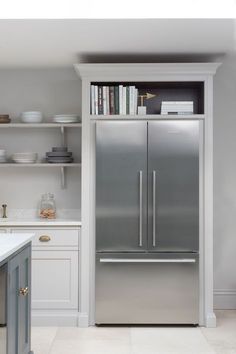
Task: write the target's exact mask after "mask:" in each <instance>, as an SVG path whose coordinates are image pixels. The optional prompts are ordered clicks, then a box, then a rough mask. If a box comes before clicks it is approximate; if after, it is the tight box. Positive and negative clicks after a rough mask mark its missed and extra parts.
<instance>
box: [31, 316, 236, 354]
mask: <svg viewBox="0 0 236 354" xmlns="http://www.w3.org/2000/svg"><path fill="white" fill-rule="evenodd" d="M216 315H217V327H216V328H204V327H202V328H198V327H197V328H192V327H89V328H77V327H71V328H70V327H66V328H54V327H33V329H32V349H33V350H34V353H35V354H187V353H188V354H236V311H217V312H216Z"/></svg>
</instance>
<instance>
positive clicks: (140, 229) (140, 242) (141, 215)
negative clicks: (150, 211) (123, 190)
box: [139, 171, 143, 247]
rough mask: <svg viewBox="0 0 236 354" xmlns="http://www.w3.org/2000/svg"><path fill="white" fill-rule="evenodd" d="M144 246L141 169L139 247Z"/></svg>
mask: <svg viewBox="0 0 236 354" xmlns="http://www.w3.org/2000/svg"><path fill="white" fill-rule="evenodd" d="M142 246H143V171H139V247H142Z"/></svg>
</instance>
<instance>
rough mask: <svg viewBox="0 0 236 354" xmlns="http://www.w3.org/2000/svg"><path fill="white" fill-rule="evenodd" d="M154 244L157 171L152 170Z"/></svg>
mask: <svg viewBox="0 0 236 354" xmlns="http://www.w3.org/2000/svg"><path fill="white" fill-rule="evenodd" d="M152 203H153V204H152V213H153V216H152V246H153V247H155V246H156V171H152Z"/></svg>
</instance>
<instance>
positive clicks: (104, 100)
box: [102, 86, 107, 115]
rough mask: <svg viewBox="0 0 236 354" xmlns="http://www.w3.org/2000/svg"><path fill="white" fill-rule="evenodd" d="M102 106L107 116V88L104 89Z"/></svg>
mask: <svg viewBox="0 0 236 354" xmlns="http://www.w3.org/2000/svg"><path fill="white" fill-rule="evenodd" d="M102 105H103V114H104V115H107V93H106V86H103V87H102Z"/></svg>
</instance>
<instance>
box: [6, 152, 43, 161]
mask: <svg viewBox="0 0 236 354" xmlns="http://www.w3.org/2000/svg"><path fill="white" fill-rule="evenodd" d="M37 158H38V154H37V152H16V153H15V154H12V159H14V160H20V159H23V160H28V159H29V160H36V159H37Z"/></svg>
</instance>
